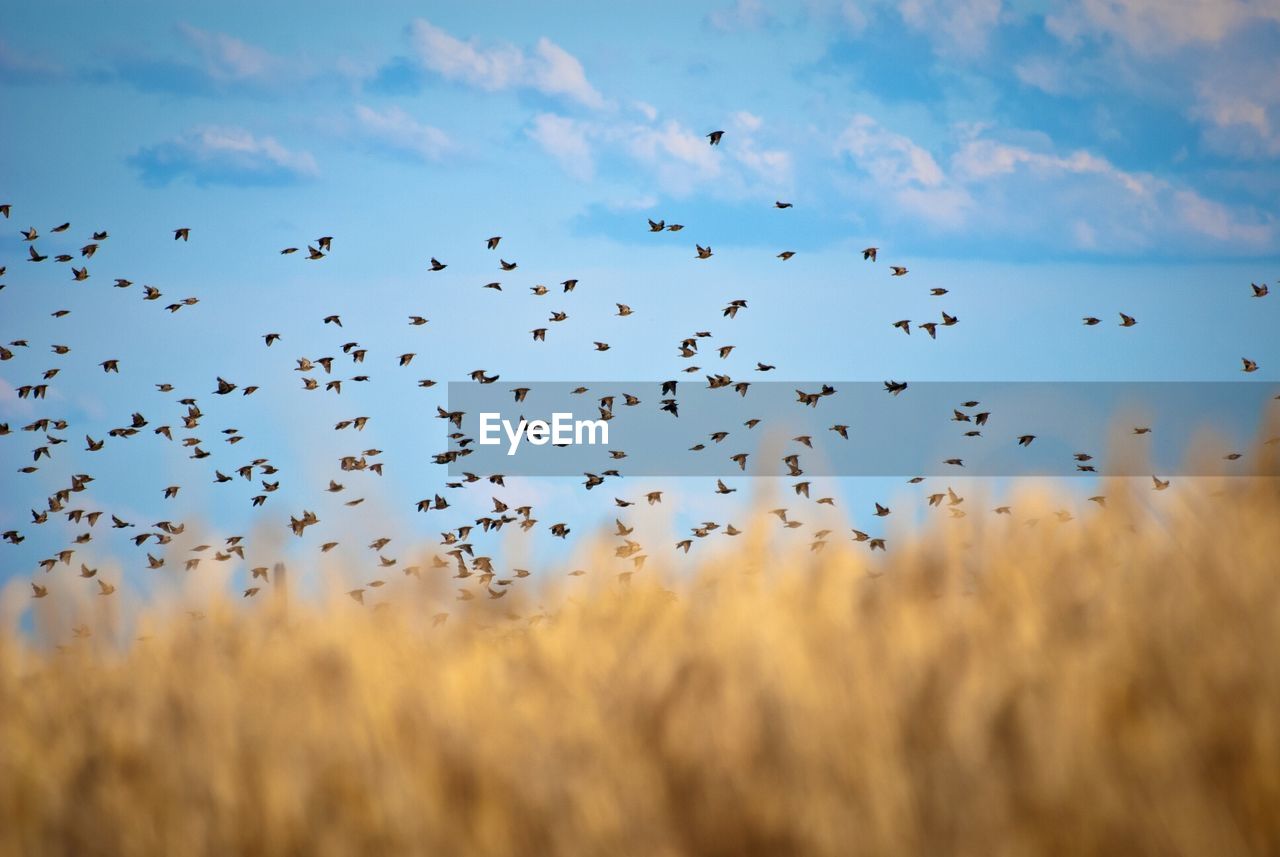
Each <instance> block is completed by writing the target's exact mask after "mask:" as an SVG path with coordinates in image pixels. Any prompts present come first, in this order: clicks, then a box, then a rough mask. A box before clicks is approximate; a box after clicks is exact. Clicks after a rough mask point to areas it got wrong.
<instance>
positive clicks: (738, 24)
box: [706, 0, 769, 33]
mask: <svg viewBox="0 0 1280 857" xmlns="http://www.w3.org/2000/svg"><path fill="white" fill-rule="evenodd" d="M706 21H707V24H708V25H709V26H710V27H712V29H716V30H719V31H720V32H722V33H730V32H733V31H734V30H754V29H755V28H757V27H760V26H763V25H764V24H765V23H767V22H768V21H769V12H768V10H767V9H765V6H764V3H763V2H762V0H733V2H732V3H731V4H730V5H728V6H722V7H720V8H718V9H712V10H711V11H710V12H708V13H707V18H706Z"/></svg>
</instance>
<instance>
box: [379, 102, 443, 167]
mask: <svg viewBox="0 0 1280 857" xmlns="http://www.w3.org/2000/svg"><path fill="white" fill-rule="evenodd" d="M355 116H356V123H357V125H358V127H359V129H360V133H361V134H362V135H363V136H364V137H365V139H367V140H369V141H370V142H371V143H373V144H375V145H377V146H380V147H383V148H385V149H387V150H389V151H393V152H397V153H399V154H402V155H408V156H410V157H412V158H415V159H417V160H420V161H435V160H439V159H440V157H441V156H443V155H444V154H446V153H447V152H449V151H450V150H451V149H452V148H453V142H452V141H451V140H450V139H449V135H448V134H446V133H445V132H443V131H441V130H440V129H439V128H435V127H433V126H431V125H424V124H422V123H420V122H418V121H417V120H415V119H414V118H413V117H412V116H410V115H409V114H408V113H406V112H404V110H402V109H400V108H399V107H394V106H392V107H388V108H387V109H386V110H383V111H381V112H379V111H378V110H376V109H374V108H372V107H366V106H365V105H363V104H357V105H356V108H355Z"/></svg>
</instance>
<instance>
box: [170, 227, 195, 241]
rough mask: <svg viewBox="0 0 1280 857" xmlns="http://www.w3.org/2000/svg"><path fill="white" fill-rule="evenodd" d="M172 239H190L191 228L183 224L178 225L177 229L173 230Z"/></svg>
mask: <svg viewBox="0 0 1280 857" xmlns="http://www.w3.org/2000/svg"><path fill="white" fill-rule="evenodd" d="M173 240H174V241H178V240H182V241H190V240H191V229H190V228H189V227H186V226H183V227H180V228H178V229H175V230H173Z"/></svg>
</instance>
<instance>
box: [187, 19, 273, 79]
mask: <svg viewBox="0 0 1280 857" xmlns="http://www.w3.org/2000/svg"><path fill="white" fill-rule="evenodd" d="M178 33H179V35H181V36H182V38H183V39H185V40H186V41H187V43H188V44H189V45H191V47H193V48H194V49H195V51H196V53H197V54H199V57H200V60H201V62H200V67H201V69H202V70H203V71H204V72H205V74H207V75H208V76H209V78H210V79H212V80H214V81H216V82H218V83H267V84H270V83H274V82H276V79H277V77H278V76H280V75H281V74H282V73H283V72H284V71H285V63H284V62H283V61H282V60H280V59H278V58H277V57H275V56H273V55H272V54H271V53H269V52H268V51H266V50H264V49H262V48H260V47H257V46H256V45H251V44H249V43H248V42H245V41H242V40H240V39H237V38H235V37H234V36H229V35H227V34H226V33H216V32H213V31H211V30H202V29H200V28H199V27H193V26H191V25H190V24H182V23H180V24H178Z"/></svg>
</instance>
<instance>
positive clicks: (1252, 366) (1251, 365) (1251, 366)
mask: <svg viewBox="0 0 1280 857" xmlns="http://www.w3.org/2000/svg"><path fill="white" fill-rule="evenodd" d="M1240 360H1241V361H1242V362H1243V363H1244V371H1245V372H1257V371H1258V364H1257V363H1255V362H1254V361H1252V360H1250V359H1249V358H1248V357H1241V358H1240Z"/></svg>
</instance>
